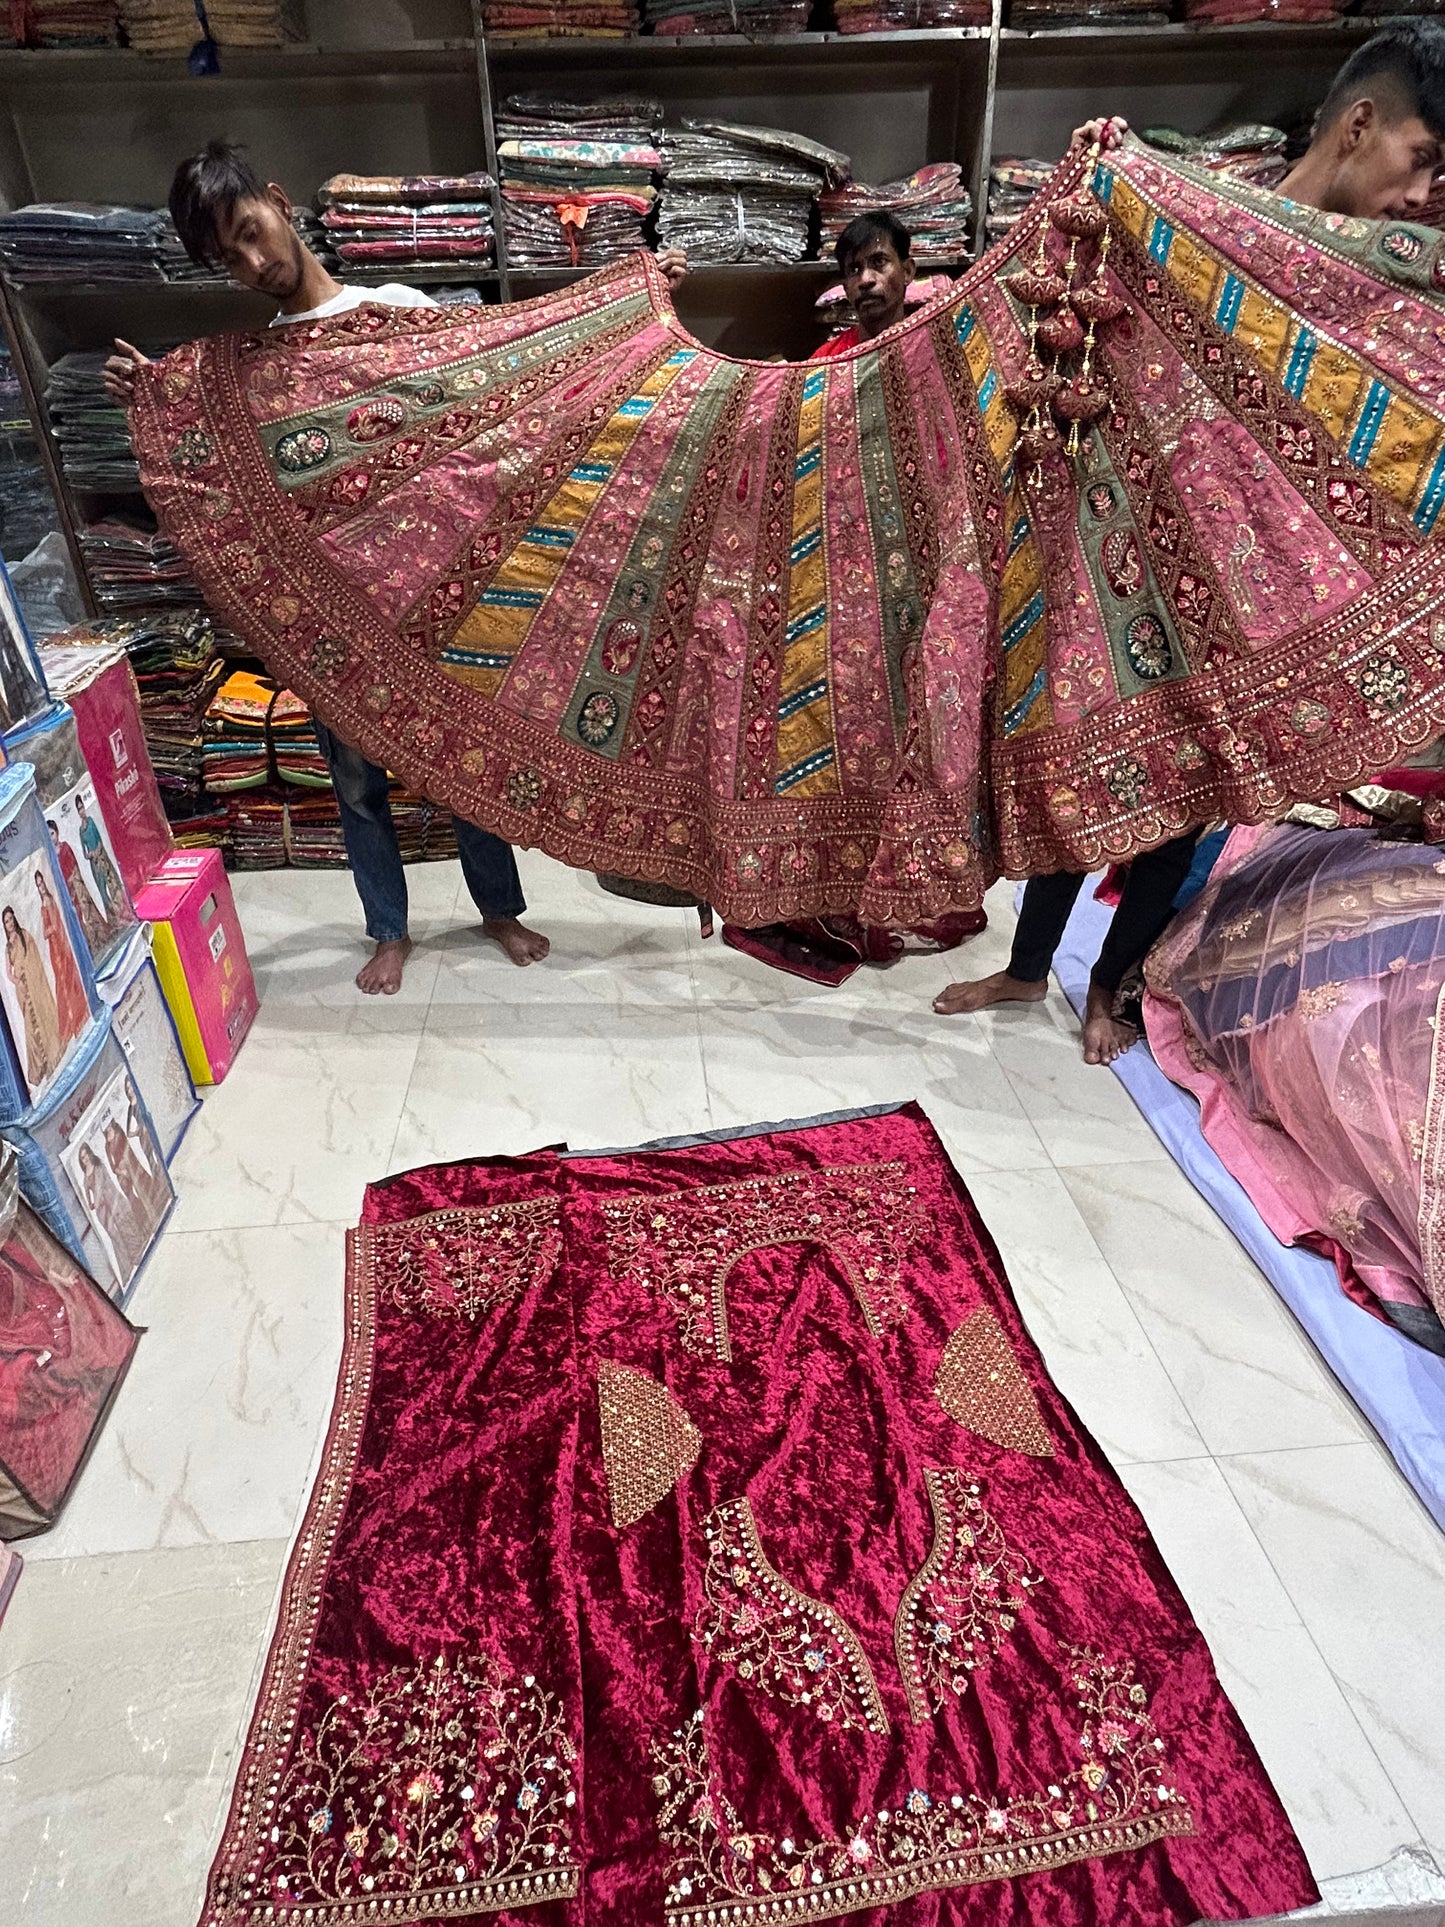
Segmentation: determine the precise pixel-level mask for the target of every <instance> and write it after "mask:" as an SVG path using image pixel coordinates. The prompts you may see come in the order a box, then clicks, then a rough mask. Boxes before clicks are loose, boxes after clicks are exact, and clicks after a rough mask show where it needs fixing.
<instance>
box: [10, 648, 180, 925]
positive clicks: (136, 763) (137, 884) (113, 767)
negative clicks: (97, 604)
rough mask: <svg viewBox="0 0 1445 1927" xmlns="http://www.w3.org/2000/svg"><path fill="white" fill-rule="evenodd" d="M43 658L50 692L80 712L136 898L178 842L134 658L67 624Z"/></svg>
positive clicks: (91, 763)
mask: <svg viewBox="0 0 1445 1927" xmlns="http://www.w3.org/2000/svg"><path fill="white" fill-rule="evenodd" d="M40 662H41V667H42V668H43V669H44V671H45V679H46V681H47V682H48V683H49V684H50V689H51V693H52V695H54V696H55V697H57V698H58V699H59V700H60V701H62V702H66V703H69V705H70V707H71V709H72V710H73V711H74V712H75V727H76V731H77V733H78V735H79V738H80V747H81V751H82V753H83V755H84V757H85V760H86V763H87V765H88V767H89V769H90V776H91V781H92V782H93V783H94V785H95V793H96V796H97V798H98V800H99V803H100V814H101V817H102V819H103V820H104V823H105V827H106V829H107V830H108V831H109V832H110V841H111V846H112V848H113V849H114V851H115V857H116V862H117V863H118V864H119V865H120V873H121V875H122V876H123V877H124V878H125V885H126V888H127V889H128V890H129V891H130V893H131V895H132V896H134V895H135V894H136V892H137V891H138V890H140V889H141V888H142V887H143V885H144V884H145V883H146V881H147V880H148V879H149V878H150V877H151V876H152V875H153V874H154V873H155V870H156V868H157V867H158V865H160V864H161V863H162V862H164V860H165V859H166V857H168V856H169V855H170V853H171V851H172V849H174V847H175V845H174V842H173V840H172V838H171V826H170V824H169V823H168V822H167V821H166V813H165V810H164V808H163V807H162V804H161V793H160V788H159V786H158V785H157V783H156V773H155V771H154V770H153V769H152V768H151V759H150V752H149V751H148V750H147V748H146V739H145V731H144V729H143V728H142V726H141V714H140V692H139V690H138V689H137V688H136V680H135V671H134V670H133V669H132V668H131V666H130V658H129V657H128V656H127V655H126V653H125V650H124V648H123V647H122V646H121V644H120V643H118V642H110V641H107V640H105V639H104V638H101V637H93V638H90V639H87V631H86V630H84V629H68V630H66V631H65V632H64V633H63V634H62V635H58V636H53V637H52V638H51V640H50V641H49V642H47V643H46V644H45V645H44V646H43V648H42V649H41V651H40Z"/></svg>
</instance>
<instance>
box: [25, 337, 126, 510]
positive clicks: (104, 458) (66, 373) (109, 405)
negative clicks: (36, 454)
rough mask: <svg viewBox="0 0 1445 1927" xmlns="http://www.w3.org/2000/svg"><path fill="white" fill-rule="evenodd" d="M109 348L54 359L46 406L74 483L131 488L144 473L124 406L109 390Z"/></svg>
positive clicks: (67, 476)
mask: <svg viewBox="0 0 1445 1927" xmlns="http://www.w3.org/2000/svg"><path fill="white" fill-rule="evenodd" d="M105 362H106V356H105V353H104V351H100V352H96V353H90V352H81V351H79V350H77V351H74V352H72V353H70V354H68V355H62V356H61V357H60V359H59V361H57V362H55V363H53V364H52V366H51V368H50V371H49V373H48V374H47V376H46V379H45V406H46V410H47V412H48V414H49V416H50V420H51V424H52V427H53V429H54V433H55V441H56V446H57V447H58V449H59V451H60V465H61V467H62V469H63V470H64V471H65V479H66V480H67V481H68V482H69V483H71V485H72V486H73V487H75V488H80V489H98V490H102V491H110V490H122V491H124V490H130V489H134V488H136V487H137V486H138V485H139V482H140V473H139V470H138V469H137V467H136V460H135V454H134V452H133V450H132V448H131V441H130V431H129V429H128V427H127V425H126V417H125V410H124V409H123V408H120V407H118V406H117V405H116V404H115V403H114V402H113V401H112V400H111V399H110V397H109V396H108V395H107V394H106V392H105V380H104V369H105Z"/></svg>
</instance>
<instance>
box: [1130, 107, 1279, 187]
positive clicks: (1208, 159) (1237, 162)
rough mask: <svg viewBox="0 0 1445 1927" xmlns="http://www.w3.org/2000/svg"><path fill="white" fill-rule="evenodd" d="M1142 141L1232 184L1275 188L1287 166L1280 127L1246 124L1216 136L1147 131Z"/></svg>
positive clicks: (1170, 130) (1158, 129) (1162, 129)
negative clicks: (1239, 182)
mask: <svg viewBox="0 0 1445 1927" xmlns="http://www.w3.org/2000/svg"><path fill="white" fill-rule="evenodd" d="M1140 138H1141V139H1143V140H1146V141H1148V143H1149V145H1150V146H1151V147H1158V148H1161V149H1162V150H1163V151H1164V152H1165V153H1166V154H1178V155H1180V156H1181V157H1182V158H1183V159H1185V160H1188V161H1192V162H1193V163H1194V165H1195V166H1196V167H1204V168H1208V170H1209V172H1210V173H1211V174H1224V175H1228V177H1229V178H1230V179H1231V180H1236V181H1248V182H1250V183H1251V184H1252V185H1253V186H1255V187H1269V188H1274V187H1278V186H1279V184H1280V182H1281V181H1282V180H1283V179H1284V177H1285V173H1286V171H1287V169H1288V166H1289V162H1288V161H1287V160H1286V158H1285V144H1286V136H1285V133H1284V130H1283V129H1282V128H1279V127H1265V126H1261V125H1258V124H1255V123H1247V124H1246V125H1244V126H1240V127H1227V128H1223V129H1221V131H1220V132H1218V133H1216V134H1181V133H1180V132H1179V130H1178V129H1177V128H1174V127H1149V128H1146V129H1145V130H1144V132H1143V134H1142V135H1141V136H1140Z"/></svg>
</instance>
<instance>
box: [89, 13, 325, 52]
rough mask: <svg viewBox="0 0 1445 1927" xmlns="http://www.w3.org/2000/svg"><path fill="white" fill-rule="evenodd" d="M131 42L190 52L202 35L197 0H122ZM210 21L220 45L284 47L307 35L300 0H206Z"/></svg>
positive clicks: (143, 49)
mask: <svg viewBox="0 0 1445 1927" xmlns="http://www.w3.org/2000/svg"><path fill="white" fill-rule="evenodd" d="M119 4H120V19H121V25H122V26H123V27H124V29H125V38H126V43H127V45H128V46H131V47H134V48H136V49H137V50H138V51H139V52H141V53H149V54H187V53H189V52H190V50H191V48H192V47H194V46H195V44H196V42H197V41H198V40H199V39H200V38H201V24H200V21H199V19H198V18H197V14H196V8H195V5H194V0H119ZM206 26H207V29H208V31H209V33H210V37H211V39H212V40H213V41H214V42H215V43H216V45H217V46H218V47H234V48H247V47H257V48H262V47H280V46H283V45H284V44H285V42H286V41H287V40H299V39H302V38H304V34H303V31H302V27H303V22H302V18H301V13H300V9H299V7H298V6H297V5H295V4H294V0H206Z"/></svg>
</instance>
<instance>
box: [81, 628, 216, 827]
mask: <svg viewBox="0 0 1445 1927" xmlns="http://www.w3.org/2000/svg"><path fill="white" fill-rule="evenodd" d="M92 627H93V628H94V629H95V630H96V633H97V634H99V635H103V636H106V637H109V638H110V639H111V640H112V641H115V642H119V643H120V644H121V645H122V646H123V647H124V649H125V652H126V654H127V656H129V658H130V665H131V668H132V669H133V670H134V671H135V678H136V683H137V685H138V687H139V689H140V711H141V727H142V729H143V730H144V731H145V739H146V749H147V750H148V751H149V753H150V759H151V765H152V767H153V768H154V770H155V773H156V781H157V782H158V783H159V785H160V791H161V801H162V802H163V803H164V804H165V809H166V815H167V816H168V817H170V818H171V820H172V822H175V821H176V820H177V819H179V818H182V817H186V818H189V817H190V816H192V815H193V814H194V813H195V812H196V811H197V810H198V809H199V808H201V807H202V797H201V761H202V754H203V750H204V741H203V738H202V733H201V732H202V722H203V719H204V717H205V714H206V710H207V707H208V706H209V704H210V700H211V697H212V696H213V695H214V694H215V692H216V687H217V685H218V684H219V683H220V681H221V678H222V677H223V676H224V674H225V664H224V662H223V661H222V659H221V655H220V636H221V633H222V632H219V631H218V630H217V629H216V627H215V625H214V624H213V623H212V621H211V619H210V617H209V616H206V615H203V614H202V613H201V612H200V610H180V609H156V610H147V611H146V612H145V613H144V614H137V615H130V616H120V617H114V618H112V619H111V620H110V621H108V622H102V623H95V624H92Z"/></svg>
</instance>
